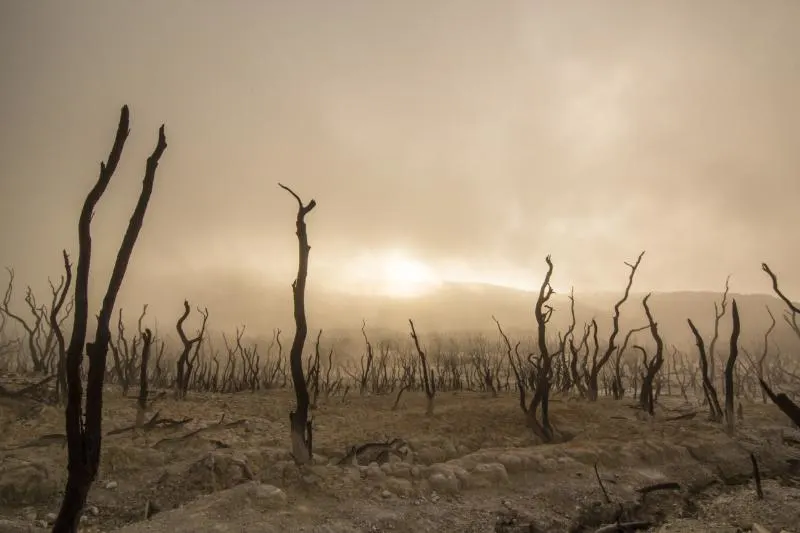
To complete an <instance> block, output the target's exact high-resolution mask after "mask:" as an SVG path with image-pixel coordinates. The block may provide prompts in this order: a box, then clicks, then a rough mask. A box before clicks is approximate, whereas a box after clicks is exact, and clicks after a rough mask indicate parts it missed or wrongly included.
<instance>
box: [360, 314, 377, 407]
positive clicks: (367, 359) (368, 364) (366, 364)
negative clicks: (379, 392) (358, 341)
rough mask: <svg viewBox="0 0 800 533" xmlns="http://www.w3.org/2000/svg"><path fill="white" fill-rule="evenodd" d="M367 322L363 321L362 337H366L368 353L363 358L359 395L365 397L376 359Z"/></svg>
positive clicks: (365, 342)
mask: <svg viewBox="0 0 800 533" xmlns="http://www.w3.org/2000/svg"><path fill="white" fill-rule="evenodd" d="M366 327H367V321H366V320H362V321H361V335H363V336H364V344H365V345H366V347H367V353H366V354H365V355H364V356H362V357H361V377H360V378H359V379H360V383H359V393H360V394H361V395H362V396H363V395H364V394H365V393H366V392H367V380H368V379H369V372H370V370H371V369H372V360H373V359H374V354H373V351H372V343H370V342H369V338H368V337H367V331H366Z"/></svg>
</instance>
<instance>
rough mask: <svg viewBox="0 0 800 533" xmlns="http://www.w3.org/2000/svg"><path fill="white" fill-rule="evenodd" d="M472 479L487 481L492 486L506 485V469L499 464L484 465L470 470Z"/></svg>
mask: <svg viewBox="0 0 800 533" xmlns="http://www.w3.org/2000/svg"><path fill="white" fill-rule="evenodd" d="M472 474H473V477H477V478H480V479H483V480H486V481H488V482H489V483H491V484H493V485H501V484H506V483H508V472H506V467H504V466H503V465H502V464H500V463H484V464H480V465H478V466H476V467H475V468H474V469H473V470H472Z"/></svg>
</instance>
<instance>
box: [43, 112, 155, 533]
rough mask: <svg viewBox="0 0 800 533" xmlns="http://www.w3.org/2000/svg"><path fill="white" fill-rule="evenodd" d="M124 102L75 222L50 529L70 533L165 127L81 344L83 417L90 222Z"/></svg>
mask: <svg viewBox="0 0 800 533" xmlns="http://www.w3.org/2000/svg"><path fill="white" fill-rule="evenodd" d="M128 122H129V116H128V106H124V107H123V108H122V111H121V114H120V120H119V126H118V128H117V135H116V138H115V140H114V146H113V147H112V149H111V153H110V155H109V157H108V162H107V163H102V164H101V165H100V177H99V178H98V181H97V183H96V184H95V186H94V187H93V188H92V190H91V191H90V192H89V194H88V195H87V197H86V200H85V202H84V204H83V209H82V211H81V215H80V219H79V222H78V242H79V255H78V265H77V269H76V275H75V318H74V324H73V329H72V337H71V339H70V343H69V348H68V349H67V363H66V374H67V407H66V412H65V417H64V418H65V423H66V433H67V456H68V459H67V483H66V488H65V492H64V499H63V501H62V504H61V509H60V511H59V513H58V516H57V517H56V520H55V524H54V525H53V530H52V531H53V533H74V532H77V531H78V524H79V522H80V517H81V514H82V512H83V507H84V506H85V504H86V497H87V496H88V494H89V489H90V488H91V485H92V482H93V481H94V479H95V477H96V476H97V469H98V467H99V465H100V447H101V443H102V418H103V417H102V410H103V379H104V377H105V373H106V357H107V355H108V343H109V340H110V339H111V332H110V330H109V322H110V320H111V314H112V312H113V310H114V303H115V301H116V298H117V294H118V293H119V289H120V287H121V285H122V280H123V278H124V277H125V272H126V270H127V267H128V262H129V260H130V257H131V254H132V252H133V247H134V245H135V244H136V239H137V237H138V236H139V231H140V230H141V228H142V224H143V222H144V215H145V212H146V211H147V204H148V202H149V200H150V195H151V194H152V192H153V183H154V181H155V173H156V168H157V167H158V161H159V159H160V158H161V155H162V154H163V152H164V150H165V149H166V148H167V142H166V137H165V136H164V126H163V125H162V126H161V128H160V129H159V132H158V144H157V145H156V148H155V150H154V151H153V153H152V155H151V156H150V157H149V158H148V159H147V167H146V170H145V176H144V181H143V183H142V192H141V194H140V195H139V201H138V202H137V204H136V207H135V208H134V211H133V215H132V216H131V219H130V222H129V224H128V228H127V230H126V232H125V235H124V237H123V239H122V244H121V245H120V249H119V252H118V254H117V259H116V262H115V263H114V269H113V271H112V273H111V279H110V280H109V283H108V288H107V290H106V294H105V297H104V298H103V305H102V307H101V309H100V314H99V315H98V320H97V331H96V333H95V339H94V342H93V343H88V344H87V345H86V352H87V355H88V357H89V372H88V381H87V385H86V416H85V423H84V416H83V412H82V411H83V406H82V403H83V384H82V383H81V370H80V369H81V360H82V359H83V344H84V342H85V339H86V329H87V322H88V312H89V300H88V286H89V263H90V258H91V248H92V238H91V221H92V216H93V213H94V208H95V206H96V205H97V203H98V202H99V200H100V198H101V197H102V196H103V193H104V192H105V190H106V188H107V187H108V184H109V182H110V181H111V177H112V176H113V174H114V171H115V170H116V168H117V164H118V163H119V159H120V156H121V155H122V149H123V147H124V145H125V140H126V139H127V137H128Z"/></svg>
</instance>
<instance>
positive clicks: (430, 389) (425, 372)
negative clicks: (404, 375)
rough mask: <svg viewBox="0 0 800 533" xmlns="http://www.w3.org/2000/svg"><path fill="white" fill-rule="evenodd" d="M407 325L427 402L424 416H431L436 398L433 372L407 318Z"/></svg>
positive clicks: (415, 332) (412, 322)
mask: <svg viewBox="0 0 800 533" xmlns="http://www.w3.org/2000/svg"><path fill="white" fill-rule="evenodd" d="M408 324H409V325H410V326H411V338H412V339H413V340H414V347H415V348H416V349H417V355H418V356H419V363H420V366H421V369H420V373H421V374H422V385H423V387H424V388H425V397H426V398H427V400H428V402H427V404H426V407H425V415H426V416H432V415H433V405H434V403H433V402H434V398H436V381H435V380H434V375H433V370H430V369H429V367H428V356H427V355H426V354H425V351H424V350H423V349H422V346H420V344H419V337H417V330H416V329H415V328H414V321H413V320H411V319H410V318H409V319H408Z"/></svg>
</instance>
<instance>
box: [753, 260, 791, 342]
mask: <svg viewBox="0 0 800 533" xmlns="http://www.w3.org/2000/svg"><path fill="white" fill-rule="evenodd" d="M761 269H762V270H763V271H764V272H766V273H767V275H768V276H769V278H770V279H771V280H772V290H773V291H774V292H775V294H776V295H778V298H780V299H781V300H782V301H783V303H785V304H786V307H787V308H788V311H787V314H785V315H784V317H783V318H784V320H785V321H786V323H787V324H789V326H791V328H792V330H794V332H795V333H796V334H797V336H798V338H800V324H798V322H797V321H798V318H800V307H798V306H797V305H796V304H795V303H793V302H792V301H791V300H790V299H789V298H788V297H787V296H786V295H785V294H783V291H781V289H780V287H778V276H776V275H775V273H774V272H772V270H770V268H769V266H768V265H767V264H766V263H761Z"/></svg>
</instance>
